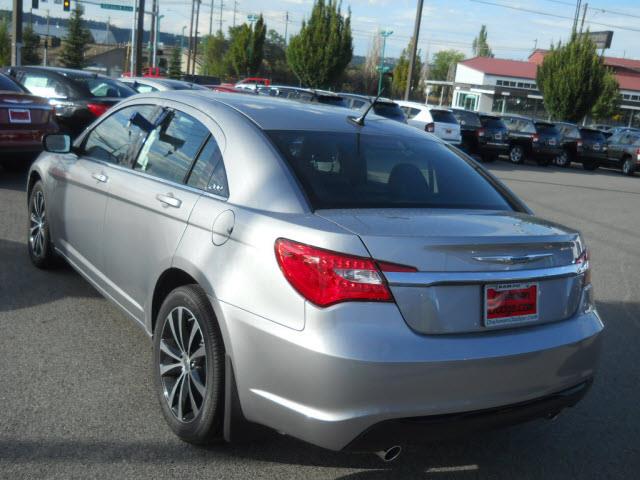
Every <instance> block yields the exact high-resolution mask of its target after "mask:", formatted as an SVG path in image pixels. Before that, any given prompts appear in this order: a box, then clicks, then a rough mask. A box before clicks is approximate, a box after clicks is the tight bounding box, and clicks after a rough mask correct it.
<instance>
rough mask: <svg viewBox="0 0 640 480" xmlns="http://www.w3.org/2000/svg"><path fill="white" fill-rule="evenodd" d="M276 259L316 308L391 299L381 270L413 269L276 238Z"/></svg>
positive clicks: (297, 288)
mask: <svg viewBox="0 0 640 480" xmlns="http://www.w3.org/2000/svg"><path fill="white" fill-rule="evenodd" d="M275 252H276V259H277V260H278V264H279V265H280V269H281V270H282V273H283V274H284V276H285V278H286V279H287V280H288V281H289V283H290V284H291V286H292V287H293V288H295V289H296V290H297V291H298V293H300V295H302V296H303V297H304V298H305V299H307V300H309V301H310V302H311V303H314V304H315V305H317V306H319V307H328V306H329V305H333V304H335V303H339V302H347V301H354V300H356V301H357V300H359V301H371V302H390V301H393V297H392V296H391V292H390V291H389V288H388V287H387V284H386V281H385V279H384V277H383V275H382V272H415V271H416V269H415V268H413V267H407V266H404V265H396V264H392V263H386V262H380V263H376V262H375V261H374V260H373V259H371V258H366V257H356V256H353V255H345V254H343V253H337V252H332V251H329V250H324V249H321V248H316V247H312V246H310V245H305V244H302V243H297V242H294V241H291V240H287V239H284V238H279V239H278V240H276V244H275Z"/></svg>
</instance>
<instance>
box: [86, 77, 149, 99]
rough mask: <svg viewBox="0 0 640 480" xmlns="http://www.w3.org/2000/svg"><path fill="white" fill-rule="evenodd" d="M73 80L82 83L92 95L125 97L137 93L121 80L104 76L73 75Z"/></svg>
mask: <svg viewBox="0 0 640 480" xmlns="http://www.w3.org/2000/svg"><path fill="white" fill-rule="evenodd" d="M73 81H74V82H75V83H77V84H80V85H82V86H83V87H84V88H85V89H87V90H88V91H89V92H90V93H91V96H93V97H106V98H126V97H130V96H131V95H134V94H135V93H137V92H136V91H135V90H134V89H133V88H131V87H128V86H127V85H125V84H124V83H122V82H117V81H115V80H111V79H109V78H104V77H75V78H73Z"/></svg>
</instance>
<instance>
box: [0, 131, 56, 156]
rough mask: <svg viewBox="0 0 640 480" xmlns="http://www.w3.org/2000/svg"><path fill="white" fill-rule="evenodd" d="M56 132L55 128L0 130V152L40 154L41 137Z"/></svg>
mask: <svg viewBox="0 0 640 480" xmlns="http://www.w3.org/2000/svg"><path fill="white" fill-rule="evenodd" d="M57 131H58V128H57V126H51V127H49V128H46V127H44V128H41V129H35V130H15V129H14V130H3V129H0V152H3V153H22V152H34V153H36V152H41V151H42V139H43V137H44V136H45V135H47V134H49V133H56V132H57Z"/></svg>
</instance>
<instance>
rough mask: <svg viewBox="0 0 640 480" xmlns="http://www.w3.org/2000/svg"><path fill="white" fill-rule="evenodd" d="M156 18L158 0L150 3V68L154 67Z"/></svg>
mask: <svg viewBox="0 0 640 480" xmlns="http://www.w3.org/2000/svg"><path fill="white" fill-rule="evenodd" d="M157 16H158V0H153V1H152V2H151V29H150V32H149V64H150V66H151V67H155V66H156V59H155V52H154V48H155V45H156V18H157Z"/></svg>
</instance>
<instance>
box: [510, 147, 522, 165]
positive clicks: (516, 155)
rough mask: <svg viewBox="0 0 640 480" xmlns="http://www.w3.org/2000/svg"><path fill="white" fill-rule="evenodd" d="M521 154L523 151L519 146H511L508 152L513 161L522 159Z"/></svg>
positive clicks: (516, 161)
mask: <svg viewBox="0 0 640 480" xmlns="http://www.w3.org/2000/svg"><path fill="white" fill-rule="evenodd" d="M522 155H523V152H522V148H520V147H513V148H512V149H511V151H510V152H509V158H510V159H511V161H512V162H513V163H520V162H521V161H522Z"/></svg>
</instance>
